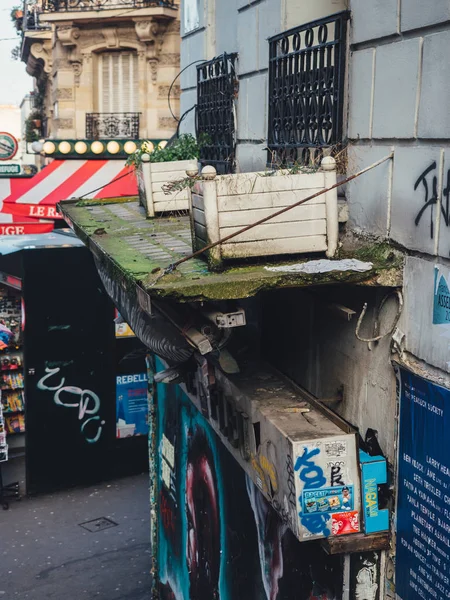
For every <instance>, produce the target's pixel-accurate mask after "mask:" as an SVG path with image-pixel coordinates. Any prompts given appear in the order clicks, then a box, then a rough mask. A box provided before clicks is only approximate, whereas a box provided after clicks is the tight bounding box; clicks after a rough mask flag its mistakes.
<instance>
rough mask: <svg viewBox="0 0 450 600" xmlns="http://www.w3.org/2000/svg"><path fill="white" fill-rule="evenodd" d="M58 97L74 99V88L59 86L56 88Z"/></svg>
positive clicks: (58, 98) (59, 98)
mask: <svg viewBox="0 0 450 600" xmlns="http://www.w3.org/2000/svg"><path fill="white" fill-rule="evenodd" d="M56 99H57V100H72V99H73V90H72V88H63V87H59V88H57V89H56Z"/></svg>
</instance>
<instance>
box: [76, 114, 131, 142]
mask: <svg viewBox="0 0 450 600" xmlns="http://www.w3.org/2000/svg"><path fill="white" fill-rule="evenodd" d="M139 115H140V113H137V112H126V113H87V114H86V138H87V139H90V140H97V139H117V138H129V139H132V140H137V139H139Z"/></svg>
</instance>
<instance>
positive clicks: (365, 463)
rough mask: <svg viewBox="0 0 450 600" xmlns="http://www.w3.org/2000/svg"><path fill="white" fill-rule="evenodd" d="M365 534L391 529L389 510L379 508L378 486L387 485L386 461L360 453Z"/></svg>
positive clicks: (381, 457) (361, 451) (380, 457)
mask: <svg viewBox="0 0 450 600" xmlns="http://www.w3.org/2000/svg"><path fill="white" fill-rule="evenodd" d="M359 461H360V464H361V486H362V497H363V507H364V511H363V514H364V531H365V533H377V532H379V531H387V530H388V529H389V510H388V509H387V508H385V509H380V508H379V498H378V486H379V485H382V484H385V483H387V468H386V459H385V458H383V456H369V454H367V453H366V452H364V451H363V450H360V451H359Z"/></svg>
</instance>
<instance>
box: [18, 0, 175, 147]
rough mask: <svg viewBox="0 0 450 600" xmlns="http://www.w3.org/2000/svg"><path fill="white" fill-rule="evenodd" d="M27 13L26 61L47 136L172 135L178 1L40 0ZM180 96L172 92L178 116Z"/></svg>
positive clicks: (173, 127)
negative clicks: (100, 0) (98, 0)
mask: <svg viewBox="0 0 450 600" xmlns="http://www.w3.org/2000/svg"><path fill="white" fill-rule="evenodd" d="M25 8H26V10H25V16H24V41H23V46H22V60H24V61H25V62H26V64H27V71H28V73H29V74H30V75H33V76H34V77H35V78H36V81H37V87H38V89H39V90H40V91H41V95H42V103H43V106H44V112H45V114H46V116H47V128H46V131H45V132H44V136H43V137H51V138H54V139H97V138H121V137H125V138H126V137H128V138H132V139H145V138H154V139H167V138H170V137H171V136H172V135H173V133H174V131H175V129H176V120H175V119H174V118H173V116H172V114H171V112H170V110H169V105H168V90H169V86H170V83H171V82H172V80H173V79H174V77H175V76H176V74H177V73H178V71H179V45H180V41H179V40H180V29H179V27H180V20H179V10H178V6H177V4H175V3H173V2H158V3H157V2H135V1H132V0H130V1H129V2H121V3H119V2H106V3H105V2H104V3H102V4H101V6H100V7H98V6H97V5H96V3H95V2H56V1H52V2H50V1H46V0H45V1H44V0H42V1H40V2H38V3H37V4H34V5H33V6H29V7H27V6H26V7H25ZM27 10H28V13H27V12H26V11H27ZM178 96H179V90H178V88H176V87H174V88H173V90H172V92H171V108H172V111H173V113H174V114H177V113H178V105H179V97H178Z"/></svg>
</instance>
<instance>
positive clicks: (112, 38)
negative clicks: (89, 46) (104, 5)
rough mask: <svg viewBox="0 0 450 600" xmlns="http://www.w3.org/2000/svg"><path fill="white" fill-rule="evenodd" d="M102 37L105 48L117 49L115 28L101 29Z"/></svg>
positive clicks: (117, 41) (117, 38)
mask: <svg viewBox="0 0 450 600" xmlns="http://www.w3.org/2000/svg"><path fill="white" fill-rule="evenodd" d="M102 35H103V37H104V38H105V43H106V47H107V48H119V46H120V44H119V35H118V33H117V29H116V28H115V27H105V28H104V29H102Z"/></svg>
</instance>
